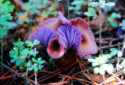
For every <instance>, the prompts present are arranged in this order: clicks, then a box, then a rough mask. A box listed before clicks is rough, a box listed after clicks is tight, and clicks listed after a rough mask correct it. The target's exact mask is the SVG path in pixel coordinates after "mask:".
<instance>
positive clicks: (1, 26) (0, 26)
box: [0, 0, 14, 38]
mask: <svg viewBox="0 0 125 85" xmlns="http://www.w3.org/2000/svg"><path fill="white" fill-rule="evenodd" d="M10 3H11V2H10V1H5V2H4V0H0V38H2V37H3V36H4V35H7V30H8V29H10V28H12V26H13V25H14V24H13V22H12V21H11V20H12V19H13V16H11V12H13V9H14V6H13V5H10Z"/></svg>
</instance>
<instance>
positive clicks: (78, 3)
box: [69, 0, 86, 13]
mask: <svg viewBox="0 0 125 85" xmlns="http://www.w3.org/2000/svg"><path fill="white" fill-rule="evenodd" d="M85 4H86V0H74V1H73V2H72V3H71V5H72V6H69V10H75V12H76V13H77V12H78V11H79V10H80V9H81V8H82V6H83V5H85Z"/></svg>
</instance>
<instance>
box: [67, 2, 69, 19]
mask: <svg viewBox="0 0 125 85" xmlns="http://www.w3.org/2000/svg"><path fill="white" fill-rule="evenodd" d="M67 9H68V19H70V18H69V0H67Z"/></svg>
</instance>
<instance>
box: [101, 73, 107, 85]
mask: <svg viewBox="0 0 125 85" xmlns="http://www.w3.org/2000/svg"><path fill="white" fill-rule="evenodd" d="M102 77H103V80H104V85H106V82H105V75H102Z"/></svg>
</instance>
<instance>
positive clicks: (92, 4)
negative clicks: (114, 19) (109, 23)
mask: <svg viewBox="0 0 125 85" xmlns="http://www.w3.org/2000/svg"><path fill="white" fill-rule="evenodd" d="M114 5H115V3H114V2H108V3H105V0H100V2H91V3H89V6H91V7H96V6H99V7H100V8H105V7H106V6H114Z"/></svg>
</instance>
